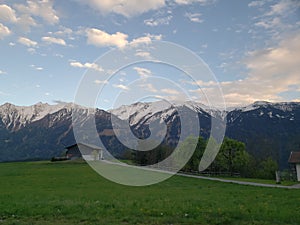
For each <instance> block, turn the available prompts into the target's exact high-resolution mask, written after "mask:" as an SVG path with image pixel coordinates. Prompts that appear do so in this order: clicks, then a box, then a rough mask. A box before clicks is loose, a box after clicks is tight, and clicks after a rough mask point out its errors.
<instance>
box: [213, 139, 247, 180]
mask: <svg viewBox="0 0 300 225" xmlns="http://www.w3.org/2000/svg"><path fill="white" fill-rule="evenodd" d="M249 163H250V155H249V154H248V153H247V152H246V146H245V144H244V143H243V142H240V141H236V140H233V139H230V138H227V137H226V138H225V139H224V141H223V143H222V145H221V149H220V151H219V153H218V155H217V157H216V159H215V161H214V163H213V165H212V169H213V170H215V171H219V172H229V173H230V175H231V176H233V174H234V173H240V174H241V175H244V174H245V173H246V169H247V167H248V165H249Z"/></svg>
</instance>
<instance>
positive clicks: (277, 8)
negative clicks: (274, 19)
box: [266, 0, 300, 16]
mask: <svg viewBox="0 0 300 225" xmlns="http://www.w3.org/2000/svg"><path fill="white" fill-rule="evenodd" d="M299 6H300V2H299V1H292V0H281V1H279V2H278V3H276V4H274V5H272V6H271V10H270V11H269V12H268V13H267V14H266V15H267V16H274V15H286V13H287V12H289V11H293V10H295V9H296V8H297V7H299Z"/></svg>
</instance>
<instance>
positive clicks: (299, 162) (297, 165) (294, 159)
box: [289, 152, 300, 181]
mask: <svg viewBox="0 0 300 225" xmlns="http://www.w3.org/2000/svg"><path fill="white" fill-rule="evenodd" d="M289 163H290V164H291V165H292V166H293V169H295V170H296V174H297V181H300V152H291V155H290V158H289Z"/></svg>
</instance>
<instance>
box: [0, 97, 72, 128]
mask: <svg viewBox="0 0 300 225" xmlns="http://www.w3.org/2000/svg"><path fill="white" fill-rule="evenodd" d="M72 105H73V104H72V103H65V104H56V105H49V104H47V103H41V102H39V103H37V104H35V105H32V106H16V105H13V104H10V103H5V104H4V105H1V106H0V117H1V119H2V122H3V123H4V125H5V126H6V128H9V129H11V130H18V129H20V128H21V127H24V126H26V125H27V124H29V123H32V122H35V121H38V120H41V119H43V118H44V117H45V116H47V115H49V114H53V113H56V112H58V111H60V110H62V109H66V111H67V112H71V111H72Z"/></svg>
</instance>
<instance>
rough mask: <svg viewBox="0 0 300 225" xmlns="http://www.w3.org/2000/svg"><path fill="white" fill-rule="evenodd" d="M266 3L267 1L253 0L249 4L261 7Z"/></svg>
mask: <svg viewBox="0 0 300 225" xmlns="http://www.w3.org/2000/svg"><path fill="white" fill-rule="evenodd" d="M264 4H265V1H252V2H250V3H249V4H248V6H249V7H260V6H263V5H264Z"/></svg>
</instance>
